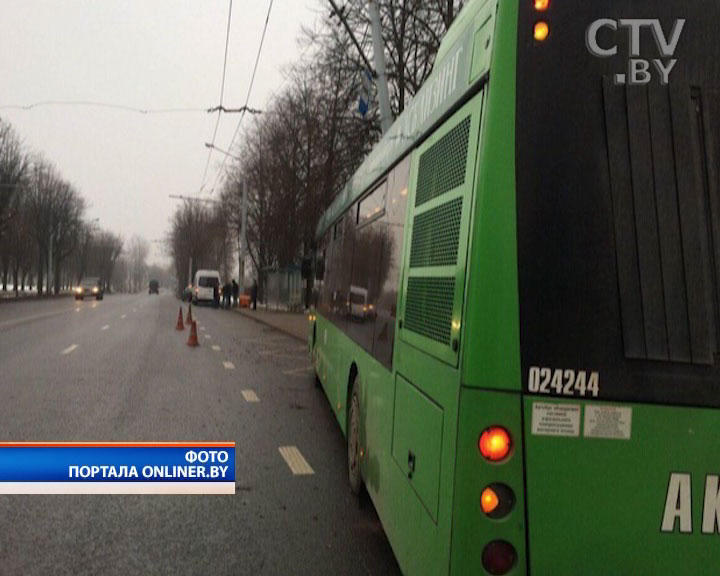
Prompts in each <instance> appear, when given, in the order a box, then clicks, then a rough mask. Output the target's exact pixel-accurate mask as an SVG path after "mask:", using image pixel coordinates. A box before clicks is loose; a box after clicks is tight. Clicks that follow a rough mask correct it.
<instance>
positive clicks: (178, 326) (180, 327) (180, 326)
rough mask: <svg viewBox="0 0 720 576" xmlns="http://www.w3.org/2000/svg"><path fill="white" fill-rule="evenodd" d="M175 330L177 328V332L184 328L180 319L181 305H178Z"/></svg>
mask: <svg viewBox="0 0 720 576" xmlns="http://www.w3.org/2000/svg"><path fill="white" fill-rule="evenodd" d="M175 330H177V331H178V332H181V331H182V330H185V325H184V324H183V320H182V306H180V310H178V320H177V324H175Z"/></svg>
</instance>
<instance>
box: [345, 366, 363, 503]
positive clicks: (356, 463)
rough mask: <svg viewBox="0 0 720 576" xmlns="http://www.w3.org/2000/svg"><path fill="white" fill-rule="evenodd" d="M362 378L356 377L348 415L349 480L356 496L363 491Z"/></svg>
mask: <svg viewBox="0 0 720 576" xmlns="http://www.w3.org/2000/svg"><path fill="white" fill-rule="evenodd" d="M359 389H360V377H359V376H355V382H354V383H353V392H352V396H351V398H350V413H349V414H348V480H349V481H350V490H351V491H352V493H353V494H355V495H356V496H357V495H359V494H360V491H361V490H362V475H361V474H360V393H359Z"/></svg>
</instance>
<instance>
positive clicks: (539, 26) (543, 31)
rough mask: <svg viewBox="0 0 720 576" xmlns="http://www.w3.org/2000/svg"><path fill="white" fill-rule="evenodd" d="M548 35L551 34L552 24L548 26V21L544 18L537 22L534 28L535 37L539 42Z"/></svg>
mask: <svg viewBox="0 0 720 576" xmlns="http://www.w3.org/2000/svg"><path fill="white" fill-rule="evenodd" d="M548 36H550V26H548V23H547V22H545V21H543V20H540V22H536V23H535V28H534V30H533V37H534V38H535V40H537V41H538V42H544V41H545V40H546V39H547V37H548Z"/></svg>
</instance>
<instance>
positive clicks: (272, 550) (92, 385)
mask: <svg viewBox="0 0 720 576" xmlns="http://www.w3.org/2000/svg"><path fill="white" fill-rule="evenodd" d="M178 306H179V302H178V301H177V300H176V299H175V298H173V297H172V296H169V295H162V296H159V297H158V296H148V295H145V294H142V295H137V296H108V297H106V298H105V300H104V301H102V302H92V301H85V302H77V303H76V302H74V301H73V300H71V299H63V300H57V301H44V302H22V303H12V304H3V305H0V394H1V395H2V396H1V397H2V401H0V439H2V440H5V441H9V440H14V441H40V440H43V441H100V440H105V441H192V440H195V441H235V442H236V443H237V448H236V450H237V452H236V494H235V495H234V496H151V495H147V496H79V495H78V496H0V533H2V537H0V574H24V575H26V574H48V573H52V574H283V575H284V574H343V575H344V574H348V575H352V574H363V575H366V574H378V575H382V574H398V573H399V570H398V568H397V564H396V563H395V560H394V558H393V555H392V550H391V549H390V546H389V544H388V542H387V540H386V538H385V535H384V533H383V531H382V527H381V526H380V523H379V521H378V519H377V516H376V515H375V512H374V510H373V508H372V505H371V503H370V501H369V499H367V497H365V499H363V500H362V501H360V502H358V500H357V499H356V498H355V497H353V496H352V495H351V494H350V492H349V489H348V485H347V479H346V469H345V443H344V439H343V437H342V434H341V432H340V430H339V427H338V426H337V424H336V422H335V421H334V419H333V415H332V413H331V411H330V408H329V406H328V404H327V401H326V399H325V397H324V396H323V394H322V392H321V390H320V389H319V388H316V387H315V385H314V381H313V377H312V375H311V370H310V366H309V361H308V354H307V350H306V345H305V344H304V343H303V342H301V341H299V340H295V339H293V338H291V337H289V336H286V335H284V334H282V333H279V332H276V331H274V330H272V329H270V328H268V327H265V326H263V325H261V324H258V323H256V322H254V321H252V320H249V319H247V318H244V317H243V316H241V315H239V314H235V313H232V312H226V311H221V310H212V309H209V308H200V309H194V316H195V319H196V320H199V322H200V330H199V338H200V344H201V346H200V347H199V348H196V349H191V348H188V347H187V346H186V344H185V341H186V339H187V334H188V333H187V330H186V331H185V332H182V333H178V332H176V331H175V330H174V327H175V321H176V318H177V313H178ZM185 308H186V306H185ZM280 448H283V451H282V452H281V450H280ZM293 449H296V450H293ZM288 450H290V451H291V454H295V455H296V454H298V453H299V454H300V455H301V456H302V460H304V462H305V463H306V465H307V467H308V468H309V469H310V470H308V469H307V468H306V469H304V470H297V469H295V468H296V467H297V465H298V464H297V462H296V460H295V459H293V458H291V457H288V458H287V459H286V457H287V456H288V454H289V453H288ZM283 454H284V455H285V457H284V456H283ZM293 469H295V472H298V471H304V472H311V473H306V474H294V473H293Z"/></svg>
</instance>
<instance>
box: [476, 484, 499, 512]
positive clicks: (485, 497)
mask: <svg viewBox="0 0 720 576" xmlns="http://www.w3.org/2000/svg"><path fill="white" fill-rule="evenodd" d="M480 506H482V511H483V512H485V514H486V515H488V516H489V515H490V514H492V513H493V512H495V510H497V508H498V506H500V498H499V497H498V495H497V492H495V490H493V489H492V487H491V486H488V487H487V488H485V490H483V491H482V495H481V496H480Z"/></svg>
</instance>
